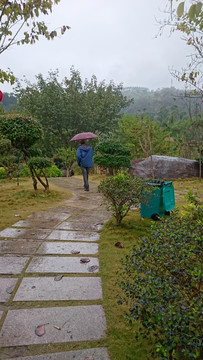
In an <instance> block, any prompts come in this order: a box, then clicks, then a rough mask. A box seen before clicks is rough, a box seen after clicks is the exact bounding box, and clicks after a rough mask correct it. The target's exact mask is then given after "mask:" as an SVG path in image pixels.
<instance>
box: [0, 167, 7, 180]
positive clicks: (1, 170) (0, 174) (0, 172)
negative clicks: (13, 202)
mask: <svg viewBox="0 0 203 360" xmlns="http://www.w3.org/2000/svg"><path fill="white" fill-rule="evenodd" d="M6 178H7V176H6V172H5V169H4V168H3V167H0V179H6Z"/></svg>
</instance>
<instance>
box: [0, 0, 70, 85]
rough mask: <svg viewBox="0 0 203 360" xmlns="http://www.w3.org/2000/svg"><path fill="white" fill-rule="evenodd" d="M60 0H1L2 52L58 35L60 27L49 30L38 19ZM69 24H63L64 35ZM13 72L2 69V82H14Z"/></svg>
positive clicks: (0, 74) (0, 38)
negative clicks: (15, 46)
mask: <svg viewBox="0 0 203 360" xmlns="http://www.w3.org/2000/svg"><path fill="white" fill-rule="evenodd" d="M59 2H60V0H52V1H51V0H27V1H26V0H25V1H23V0H14V1H8V0H1V2H0V54H2V53H3V52H4V51H6V50H7V49H8V48H9V47H11V46H13V45H24V44H34V43H35V42H36V41H38V40H39V36H43V37H45V38H46V39H47V40H50V39H54V38H55V37H56V36H57V35H58V32H57V31H58V29H54V30H49V29H48V26H47V25H46V24H45V22H44V21H42V20H40V21H38V20H37V19H38V18H39V17H41V16H42V15H48V14H49V13H51V12H52V8H53V4H58V3H59ZM67 29H70V27H69V26H66V25H64V26H62V27H61V28H60V33H61V35H63V34H64V33H65V31H66V30H67ZM14 80H15V78H14V75H13V74H12V72H6V71H3V70H2V69H0V82H2V83H3V82H4V81H7V82H10V83H11V84H13V83H14Z"/></svg>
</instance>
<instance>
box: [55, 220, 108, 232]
mask: <svg viewBox="0 0 203 360" xmlns="http://www.w3.org/2000/svg"><path fill="white" fill-rule="evenodd" d="M102 228H103V225H101V224H95V225H92V224H88V223H85V222H82V223H81V222H78V223H77V222H73V221H72V222H71V221H69V222H67V221H64V222H62V223H61V224H60V225H58V226H57V229H63V230H84V231H98V230H101V229H102Z"/></svg>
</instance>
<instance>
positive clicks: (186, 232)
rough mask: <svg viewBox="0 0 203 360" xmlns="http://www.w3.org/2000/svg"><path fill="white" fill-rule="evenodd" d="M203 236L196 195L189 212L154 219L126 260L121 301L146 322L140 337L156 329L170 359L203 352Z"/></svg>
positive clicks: (202, 210)
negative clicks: (202, 330)
mask: <svg viewBox="0 0 203 360" xmlns="http://www.w3.org/2000/svg"><path fill="white" fill-rule="evenodd" d="M190 197H191V194H190ZM193 200H194V199H193ZM194 203H195V205H194ZM202 239H203V206H202V205H201V204H200V203H198V202H194V201H193V205H190V206H189V207H188V208H187V212H186V213H185V214H184V215H180V213H179V211H178V210H176V211H174V212H173V213H172V215H171V216H170V217H165V218H162V219H161V221H160V222H159V223H154V224H153V225H152V228H151V233H150V235H148V236H145V237H143V238H141V239H140V240H139V243H138V246H137V247H135V248H133V249H132V251H131V252H130V254H129V255H127V256H126V258H125V259H124V260H123V261H122V265H123V269H122V271H121V273H120V279H119V280H118V285H119V286H120V288H121V289H122V290H123V292H124V296H123V297H120V301H119V302H120V303H123V302H125V303H127V304H130V308H129V312H128V313H127V314H126V317H127V318H128V320H129V321H130V322H131V323H132V322H133V321H138V323H139V324H141V325H142V326H141V327H140V329H139V333H138V334H137V337H139V336H140V335H142V336H143V337H149V335H150V334H152V335H153V339H154V341H155V344H156V353H157V354H158V355H159V356H160V357H161V358H162V359H164V360H174V359H199V358H200V351H201V348H202V332H201V329H202V328H201V327H202V300H203V295H202V291H201V281H202V256H203V251H202V250H203V249H202ZM152 356H153V354H152Z"/></svg>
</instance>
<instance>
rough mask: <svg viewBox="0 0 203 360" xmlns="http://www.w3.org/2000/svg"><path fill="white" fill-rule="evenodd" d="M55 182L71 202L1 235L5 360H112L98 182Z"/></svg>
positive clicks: (1, 352) (0, 326)
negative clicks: (102, 267) (67, 192)
mask: <svg viewBox="0 0 203 360" xmlns="http://www.w3.org/2000/svg"><path fill="white" fill-rule="evenodd" d="M51 182H53V183H56V185H59V186H62V187H64V188H67V189H69V190H71V191H72V194H73V196H72V198H71V199H69V200H65V201H64V202H63V203H60V205H59V206H58V207H54V208H50V209H49V210H48V211H46V212H39V213H38V212H36V213H32V214H30V216H28V218H27V219H24V220H21V219H19V221H17V222H16V223H14V224H13V225H12V227H11V228H6V229H4V230H2V231H1V232H0V359H2V360H4V359H5V360H6V359H15V360H17V359H18V360H19V359H22V360H48V359H52V360H55V359H56V360H66V359H67V360H72V359H74V360H90V359H91V360H110V357H109V355H108V349H107V348H106V347H104V346H102V345H101V344H100V340H102V341H104V340H105V339H106V318H105V313H104V309H103V306H102V285H101V279H100V273H99V239H100V232H99V231H100V230H101V229H102V227H103V224H104V222H105V221H107V220H108V218H109V214H108V213H107V212H106V210H105V207H104V206H103V205H102V198H101V195H100V194H98V193H97V185H96V184H94V183H90V191H89V192H85V193H84V191H83V183H82V180H80V179H76V178H74V177H72V178H60V179H52V180H51ZM74 302H75V303H74ZM87 341H88V345H89V344H91V345H92V346H90V347H89V346H88V349H87V345H86V342H87ZM104 343H105V342H104ZM53 344H55V345H56V349H54V347H53ZM74 344H76V347H74ZM60 345H61V347H60V351H58V349H59V347H57V346H60ZM64 345H65V347H64ZM68 346H70V350H69V348H68ZM74 348H75V349H76V350H73V349H74ZM50 349H51V351H50Z"/></svg>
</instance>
